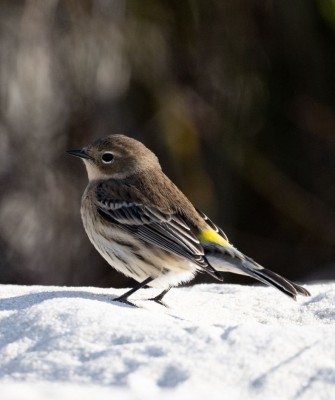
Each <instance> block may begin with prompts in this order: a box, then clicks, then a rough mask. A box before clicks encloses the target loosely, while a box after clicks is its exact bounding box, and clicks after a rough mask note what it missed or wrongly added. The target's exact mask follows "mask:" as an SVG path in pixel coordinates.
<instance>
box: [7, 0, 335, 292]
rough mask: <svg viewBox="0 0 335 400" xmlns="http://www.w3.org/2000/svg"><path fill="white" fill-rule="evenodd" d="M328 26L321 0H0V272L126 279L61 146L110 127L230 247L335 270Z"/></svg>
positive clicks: (63, 280) (62, 279)
mask: <svg viewBox="0 0 335 400" xmlns="http://www.w3.org/2000/svg"><path fill="white" fill-rule="evenodd" d="M334 36H335V5H334V1H332V0H319V1H303V0H296V1H294V2H289V1H270V0H268V1H265V0H264V1H259V0H235V1H233V2H232V1H228V0H227V1H222V0H208V1H201V0H185V1H177V0H169V1H167V0H143V1H136V0H129V1H125V0H66V1H60V0H58V1H57V0H26V1H19V0H1V2H0V102H1V103H0V135H1V136H0V138H1V146H0V185H1V198H0V251H1V259H0V263H1V265H0V281H1V282H3V283H20V284H32V283H34V284H57V285H97V286H122V285H129V284H130V281H128V280H127V279H126V278H124V277H122V276H120V275H119V274H117V273H116V272H115V271H114V270H113V269H112V268H110V267H108V265H107V264H106V263H105V262H104V260H103V259H102V258H101V257H100V256H99V255H98V254H97V252H96V251H95V250H94V248H93V247H92V246H91V245H90V243H89V241H88V239H87V238H86V235H85V233H84V230H83V228H82V224H81V221H80V214H79V206H80V197H81V193H82V192H83V190H84V188H85V186H86V181H87V177H86V172H85V170H84V167H83V165H81V163H80V162H78V160H74V159H71V158H70V157H68V156H67V155H66V154H65V150H66V149H68V148H73V147H74V148H76V147H80V146H83V145H87V144H88V143H90V142H91V141H92V140H93V139H96V138H98V137H101V136H104V135H108V134H110V133H125V134H128V135H130V136H133V137H135V138H137V139H139V140H141V141H143V142H144V143H145V144H146V145H147V146H148V147H150V148H151V149H152V150H153V151H154V152H156V153H157V155H158V156H159V158H160V160H161V163H162V166H163V168H164V170H165V172H166V173H167V174H168V175H169V176H170V177H171V178H172V179H173V180H174V181H175V182H176V183H177V184H178V185H179V187H180V188H182V189H183V191H184V192H185V193H186V194H187V195H188V196H189V198H190V199H191V200H192V201H193V202H194V204H196V205H197V206H198V207H199V208H201V209H202V210H203V211H204V212H206V213H207V214H208V215H209V216H211V217H213V218H214V219H215V220H216V221H217V223H218V224H220V225H221V226H222V227H223V229H224V230H225V231H226V233H227V234H228V236H229V237H230V239H231V241H232V242H233V243H234V244H235V245H236V246H237V247H238V248H239V249H240V250H242V251H243V252H245V253H247V254H248V255H250V256H251V257H253V258H255V259H256V260H258V261H259V262H260V263H262V264H263V265H266V266H267V267H269V268H271V269H273V270H275V271H277V272H279V273H282V274H284V275H285V276H287V277H289V278H292V279H298V280H300V279H301V280H308V279H321V278H324V279H331V278H333V279H334V265H335V263H334V260H335V246H334V244H335V157H334V155H335V151H334V148H335V140H334V132H335V112H334V103H335V73H334V72H335V51H334V42H335V38H334ZM203 279H204V277H200V278H199V279H198V282H199V281H201V280H203ZM236 279H237V280H238V281H239V282H241V280H240V279H241V278H239V277H237V278H233V277H231V276H228V275H227V278H226V281H237V280H236Z"/></svg>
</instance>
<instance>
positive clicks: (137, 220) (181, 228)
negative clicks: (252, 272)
mask: <svg viewBox="0 0 335 400" xmlns="http://www.w3.org/2000/svg"><path fill="white" fill-rule="evenodd" d="M97 207H98V211H99V213H100V215H101V216H102V217H103V218H105V220H108V221H109V222H112V223H114V224H118V225H119V226H120V227H122V228H123V229H125V230H127V231H128V232H131V233H133V234H134V235H135V236H136V237H138V238H139V239H142V240H143V241H145V242H147V243H151V244H154V245H156V246H159V247H161V248H162V249H164V250H167V251H169V252H171V253H174V254H176V255H178V256H181V257H184V258H187V259H188V260H190V261H192V262H193V263H195V264H197V265H198V266H200V267H201V268H200V269H202V270H204V271H206V272H208V273H209V274H211V275H213V276H215V277H216V278H217V279H220V280H222V278H221V277H220V275H219V274H218V273H217V272H216V271H215V270H214V269H213V268H212V267H211V266H210V265H209V264H208V262H207V260H206V258H205V257H204V249H203V247H202V245H201V243H200V241H199V240H198V239H197V237H196V236H195V235H194V233H193V232H192V231H191V229H190V227H189V226H188V225H187V223H186V221H185V219H184V218H183V217H182V215H181V214H180V213H178V212H173V213H172V212H171V213H167V212H163V211H161V210H159V209H158V208H156V207H153V206H147V205H144V204H141V203H139V202H131V201H124V200H115V199H111V198H110V197H109V196H108V195H107V193H106V192H105V191H102V189H101V188H100V191H98V192H97Z"/></svg>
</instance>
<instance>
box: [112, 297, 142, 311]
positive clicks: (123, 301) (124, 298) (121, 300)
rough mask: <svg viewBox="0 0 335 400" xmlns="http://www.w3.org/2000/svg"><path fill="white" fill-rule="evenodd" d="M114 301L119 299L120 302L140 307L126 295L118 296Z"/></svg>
mask: <svg viewBox="0 0 335 400" xmlns="http://www.w3.org/2000/svg"><path fill="white" fill-rule="evenodd" d="M113 301H117V302H119V303H123V304H127V305H128V306H132V307H136V308H138V307H137V305H136V304H134V303H131V302H130V301H129V300H128V299H127V298H126V297H122V296H120V297H116V298H115V299H113Z"/></svg>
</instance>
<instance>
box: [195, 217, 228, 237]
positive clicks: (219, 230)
mask: <svg viewBox="0 0 335 400" xmlns="http://www.w3.org/2000/svg"><path fill="white" fill-rule="evenodd" d="M197 212H198V213H199V215H200V216H201V217H202V218H203V219H204V220H205V221H206V223H207V225H209V226H210V227H211V228H212V229H214V231H215V232H216V233H218V234H219V235H221V236H222V237H223V238H224V239H225V240H227V242H228V241H229V240H228V238H227V235H226V234H225V233H224V232H223V230H222V229H221V228H220V227H219V226H217V225H215V224H214V222H213V221H212V220H210V219H209V218H208V217H207V215H206V214H205V213H203V212H202V211H200V210H198V209H197Z"/></svg>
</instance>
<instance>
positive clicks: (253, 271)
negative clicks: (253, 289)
mask: <svg viewBox="0 0 335 400" xmlns="http://www.w3.org/2000/svg"><path fill="white" fill-rule="evenodd" d="M205 254H206V258H207V259H208V261H209V263H210V264H211V265H212V266H213V267H214V268H215V269H216V270H217V271H222V272H233V273H236V274H242V275H248V276H251V277H252V278H255V279H257V280H259V281H260V282H262V283H264V284H266V285H269V286H273V287H275V288H276V289H278V290H280V291H281V292H282V293H284V294H286V295H287V296H289V297H291V298H293V299H295V298H296V296H297V295H302V296H310V293H309V292H308V291H307V290H306V289H304V288H303V287H302V286H299V285H297V284H296V283H293V282H291V281H289V280H288V279H286V278H283V277H282V276H280V275H278V274H276V273H275V272H272V271H270V270H268V269H266V268H263V267H262V266H261V265H259V264H257V263H256V262H255V261H254V260H252V259H251V258H249V257H247V256H245V255H244V254H242V253H241V252H240V251H238V250H237V249H235V248H234V247H233V246H229V247H223V246H214V247H213V244H212V245H211V246H210V248H207V250H206V252H205Z"/></svg>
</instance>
